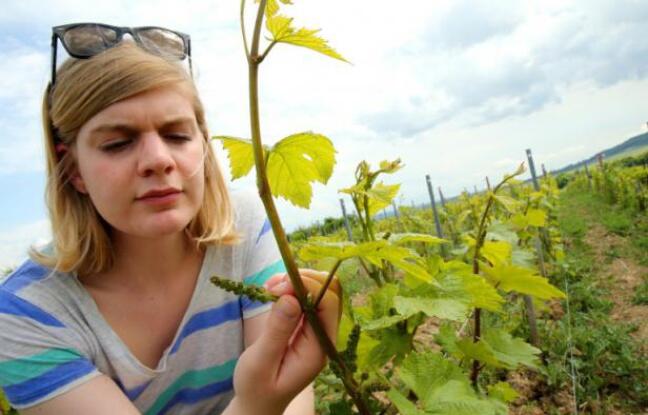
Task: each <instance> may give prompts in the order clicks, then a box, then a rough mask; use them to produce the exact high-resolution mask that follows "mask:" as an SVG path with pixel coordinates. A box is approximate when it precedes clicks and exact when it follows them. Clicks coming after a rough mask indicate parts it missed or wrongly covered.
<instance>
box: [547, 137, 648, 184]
mask: <svg viewBox="0 0 648 415" xmlns="http://www.w3.org/2000/svg"><path fill="white" fill-rule="evenodd" d="M639 150H643V151H648V132H646V133H643V134H639V135H637V136H634V137H632V138H630V139H628V140H626V141H624V142H623V143H621V144H618V145H616V146H614V147H611V148H608V149H607V150H604V151H602V152H601V153H602V154H603V159H604V160H607V161H609V160H611V159H615V158H619V157H621V156H623V155H628V156H630V155H632V153H635V152H637V151H639ZM583 162H585V163H587V164H592V163H596V155H594V156H592V157H590V158H588V159H585V160H581V161H579V162H577V163H572V164H570V165H568V166H566V167H563V168H562V169H559V170H552V171H551V173H552V174H554V175H555V174H559V173H566V172H568V171H571V170H574V169H577V168H579V167H581V166H582V165H583Z"/></svg>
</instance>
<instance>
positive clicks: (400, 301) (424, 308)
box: [394, 296, 469, 321]
mask: <svg viewBox="0 0 648 415" xmlns="http://www.w3.org/2000/svg"><path fill="white" fill-rule="evenodd" d="M394 307H395V308H396V311H397V312H398V314H401V315H407V316H411V315H414V314H416V313H418V312H423V313H424V314H425V315H427V316H428V317H439V318H442V319H444V320H452V321H462V320H463V319H465V318H466V316H467V315H468V312H469V308H468V304H467V303H465V302H461V301H458V300H454V299H451V298H422V297H401V296H396V297H394Z"/></svg>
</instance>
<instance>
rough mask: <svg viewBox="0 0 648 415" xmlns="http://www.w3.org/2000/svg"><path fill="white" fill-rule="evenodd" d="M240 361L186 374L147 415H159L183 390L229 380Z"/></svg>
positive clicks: (177, 380) (159, 398) (169, 388)
mask: <svg viewBox="0 0 648 415" xmlns="http://www.w3.org/2000/svg"><path fill="white" fill-rule="evenodd" d="M237 361H238V359H232V360H230V361H228V362H225V363H223V364H222V365H217V366H212V367H208V368H206V369H202V370H192V371H190V372H186V373H184V374H183V375H182V376H180V377H179V378H178V379H176V381H175V382H173V383H172V384H171V385H169V387H168V388H166V389H165V390H164V392H162V394H161V395H160V396H159V397H158V398H157V400H156V401H155V403H154V404H153V406H151V407H150V408H149V409H148V410H147V411H146V413H145V415H153V414H157V413H158V412H160V411H161V410H162V408H164V406H165V405H166V404H167V403H168V402H169V401H170V400H171V399H173V397H174V396H175V395H176V393H178V391H180V390H182V389H189V388H190V389H197V388H201V387H203V386H205V385H208V384H210V383H214V382H219V381H222V380H225V379H229V378H231V377H232V376H233V375H234V367H236V362H237Z"/></svg>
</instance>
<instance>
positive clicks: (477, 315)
mask: <svg viewBox="0 0 648 415" xmlns="http://www.w3.org/2000/svg"><path fill="white" fill-rule="evenodd" d="M515 176H517V174H512V175H508V176H504V179H503V180H502V181H501V182H499V183H498V184H497V186H495V188H494V189H493V191H492V193H488V200H487V201H486V207H485V208H484V212H483V213H482V216H481V219H480V220H479V228H478V230H477V239H476V240H475V254H474V255H473V261H472V266H473V274H475V275H479V252H480V251H481V248H482V247H483V246H484V242H485V241H486V232H487V230H488V226H487V225H486V222H487V220H488V214H489V213H490V210H491V207H492V206H493V203H494V202H495V194H497V192H498V191H499V189H500V188H501V187H502V186H504V185H505V184H506V182H508V181H509V180H511V179H512V178H514V177H515ZM481 311H482V310H481V308H475V312H474V314H473V317H474V322H475V325H474V330H473V342H475V343H477V342H478V341H479V339H480V338H481ZM482 367H483V365H481V364H480V363H479V360H477V359H475V360H473V364H472V370H471V372H470V381H471V382H472V385H473V387H474V388H475V389H477V381H478V379H479V371H480V370H481V369H482Z"/></svg>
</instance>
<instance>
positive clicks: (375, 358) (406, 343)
mask: <svg viewBox="0 0 648 415" xmlns="http://www.w3.org/2000/svg"><path fill="white" fill-rule="evenodd" d="M380 333H381V338H380V343H378V345H377V346H376V347H374V348H373V349H371V352H369V356H368V358H367V364H368V365H369V366H370V367H374V368H380V367H382V366H383V365H384V364H385V363H387V362H388V361H389V360H390V359H391V358H392V357H395V359H394V360H395V363H400V361H401V360H402V359H403V357H404V356H406V355H407V354H408V353H409V352H410V351H411V350H412V339H411V336H409V335H403V334H402V333H400V332H399V331H398V329H396V328H393V327H392V328H386V329H384V331H382V332H380Z"/></svg>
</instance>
